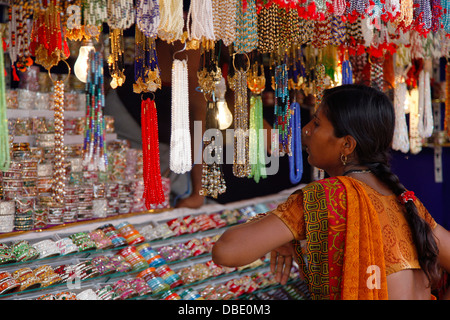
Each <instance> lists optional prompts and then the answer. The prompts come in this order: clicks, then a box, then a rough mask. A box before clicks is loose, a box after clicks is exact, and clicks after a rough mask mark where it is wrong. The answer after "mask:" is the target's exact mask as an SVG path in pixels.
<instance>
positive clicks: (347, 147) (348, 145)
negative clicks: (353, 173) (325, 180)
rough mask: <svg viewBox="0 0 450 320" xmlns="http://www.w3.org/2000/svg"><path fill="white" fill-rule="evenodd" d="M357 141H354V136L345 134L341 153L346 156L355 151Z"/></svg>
mask: <svg viewBox="0 0 450 320" xmlns="http://www.w3.org/2000/svg"><path fill="white" fill-rule="evenodd" d="M357 144H358V143H357V142H356V140H355V138H353V136H351V135H346V136H345V137H344V146H343V154H344V155H346V156H348V155H350V154H352V153H353V151H355V148H356V145H357Z"/></svg>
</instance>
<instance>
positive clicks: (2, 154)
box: [0, 30, 11, 171]
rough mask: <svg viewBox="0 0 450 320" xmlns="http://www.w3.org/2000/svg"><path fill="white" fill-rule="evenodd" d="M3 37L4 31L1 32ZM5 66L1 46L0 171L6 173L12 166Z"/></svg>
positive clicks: (1, 47)
mask: <svg viewBox="0 0 450 320" xmlns="http://www.w3.org/2000/svg"><path fill="white" fill-rule="evenodd" d="M1 34H2V35H3V30H2V32H1ZM4 68H5V64H4V56H3V46H0V170H1V171H6V170H8V169H9V167H10V164H11V155H10V148H9V146H10V143H9V130H8V118H7V115H6V107H7V105H6V94H5V69H4Z"/></svg>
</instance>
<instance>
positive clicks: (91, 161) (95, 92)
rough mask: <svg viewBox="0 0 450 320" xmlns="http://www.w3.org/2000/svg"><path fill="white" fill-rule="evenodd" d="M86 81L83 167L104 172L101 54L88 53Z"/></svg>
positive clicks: (105, 154) (92, 51)
mask: <svg viewBox="0 0 450 320" xmlns="http://www.w3.org/2000/svg"><path fill="white" fill-rule="evenodd" d="M88 61H89V63H88V74H87V80H86V122H85V138H84V146H83V165H84V166H85V167H86V168H87V170H89V171H96V170H98V171H103V172H104V171H106V167H107V165H108V158H107V153H106V143H105V140H106V139H105V119H104V117H103V109H104V106H105V92H104V82H103V81H104V77H103V54H102V53H101V52H95V50H91V51H90V52H89V60H88Z"/></svg>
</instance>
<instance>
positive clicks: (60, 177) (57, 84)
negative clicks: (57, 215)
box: [48, 60, 70, 205]
mask: <svg viewBox="0 0 450 320" xmlns="http://www.w3.org/2000/svg"><path fill="white" fill-rule="evenodd" d="M63 61H64V62H65V63H66V65H67V68H68V73H67V78H68V77H69V75H70V66H69V64H68V63H67V61H66V60H63ZM48 75H49V77H50V80H52V81H53V79H52V77H51V73H50V69H49V70H48ZM67 78H66V79H67ZM53 86H54V100H53V110H54V130H55V150H54V153H55V160H54V162H53V185H52V191H53V200H54V201H55V202H56V204H58V205H61V204H63V203H64V188H65V185H66V169H65V167H64V163H65V152H64V81H63V80H56V81H53Z"/></svg>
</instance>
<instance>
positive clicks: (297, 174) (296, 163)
mask: <svg viewBox="0 0 450 320" xmlns="http://www.w3.org/2000/svg"><path fill="white" fill-rule="evenodd" d="M291 109H292V111H291V112H292V113H293V115H292V121H291V122H292V125H291V126H290V130H291V140H292V141H291V146H292V152H291V154H289V179H290V180H291V183H292V184H297V183H299V182H300V180H301V179H302V175H303V156H302V140H301V139H302V129H301V116H300V113H301V110H300V104H299V103H298V102H297V101H294V103H293V104H292V105H291Z"/></svg>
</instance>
